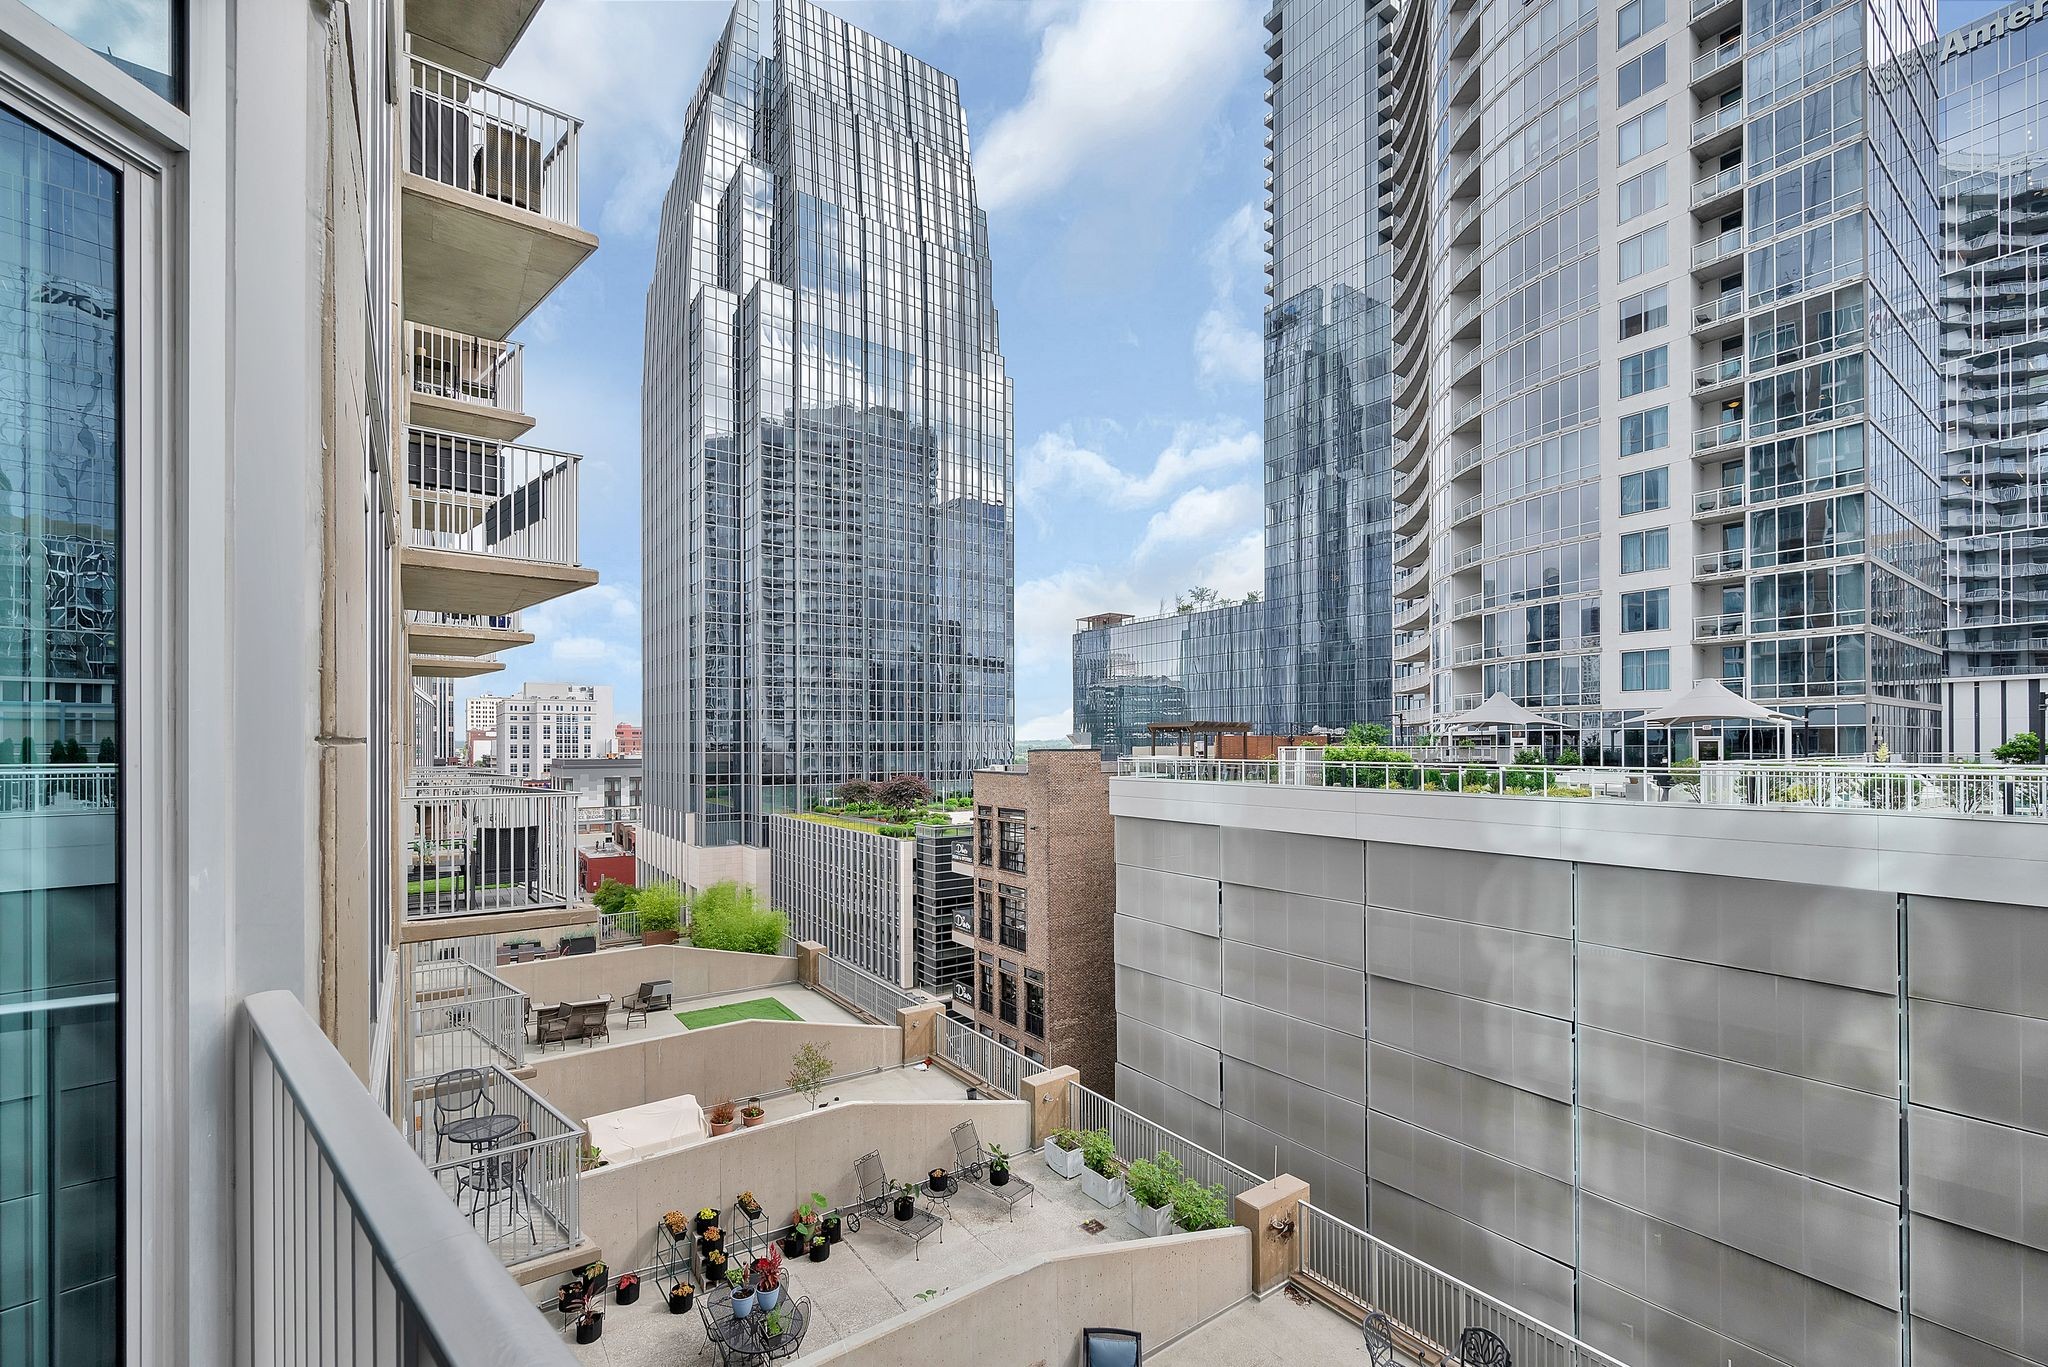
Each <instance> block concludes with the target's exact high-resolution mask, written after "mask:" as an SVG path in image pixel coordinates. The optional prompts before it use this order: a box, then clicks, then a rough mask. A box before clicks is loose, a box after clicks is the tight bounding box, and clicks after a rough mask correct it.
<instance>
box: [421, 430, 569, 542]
mask: <svg viewBox="0 0 2048 1367" xmlns="http://www.w3.org/2000/svg"><path fill="white" fill-rule="evenodd" d="M581 461H582V457H580V456H574V455H570V454H568V453H566V452H562V451H542V450H538V449H536V448H534V447H528V446H514V445H511V444H509V443H506V442H500V441H490V440H487V439H486V438H483V437H471V436H464V435H462V434H461V433H457V432H438V431H435V430H433V429H431V428H424V427H414V428H412V429H410V431H409V432H408V435H407V443H406V472H405V474H406V486H407V491H408V497H409V502H410V504H411V516H410V518H409V519H408V520H407V524H406V525H407V531H406V536H407V541H408V543H409V544H410V545H413V546H417V547H419V548H420V549H422V550H430V551H460V552H462V553H464V554H467V555H489V556H500V557H504V558H506V559H511V560H537V561H541V562H543V563H546V564H550V565H574V564H576V563H577V559H576V518H577V513H576V491H577V468H578V466H579V464H580V463H581Z"/></svg>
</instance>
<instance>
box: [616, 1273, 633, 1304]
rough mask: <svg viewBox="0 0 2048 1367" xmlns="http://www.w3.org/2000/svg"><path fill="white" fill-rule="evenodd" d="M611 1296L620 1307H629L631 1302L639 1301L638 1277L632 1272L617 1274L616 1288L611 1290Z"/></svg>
mask: <svg viewBox="0 0 2048 1367" xmlns="http://www.w3.org/2000/svg"><path fill="white" fill-rule="evenodd" d="M612 1294H613V1295H615V1296H617V1297H618V1301H619V1304H620V1305H631V1304H632V1303H633V1302H635V1301H637V1300H639V1299H640V1278H639V1276H638V1275H637V1274H635V1273H632V1272H621V1273H620V1274H619V1284H618V1286H617V1287H615V1288H614V1289H613V1292H612Z"/></svg>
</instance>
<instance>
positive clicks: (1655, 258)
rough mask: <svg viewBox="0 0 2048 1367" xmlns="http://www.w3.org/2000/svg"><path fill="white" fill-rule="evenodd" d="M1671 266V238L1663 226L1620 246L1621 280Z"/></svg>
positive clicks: (1632, 238)
mask: <svg viewBox="0 0 2048 1367" xmlns="http://www.w3.org/2000/svg"><path fill="white" fill-rule="evenodd" d="M1670 264H1671V237H1670V234H1669V233H1668V232H1666V230H1665V228H1664V226H1663V225H1661V224H1660V225H1659V226H1657V227H1655V228H1652V229H1650V230H1649V231H1648V232H1646V233H1637V234H1636V235H1635V236H1634V237H1631V238H1629V239H1628V240H1627V241H1626V242H1623V243H1622V244H1621V278H1622V279H1624V280H1633V279H1635V278H1636V277H1637V276H1639V275H1642V274H1644V273H1645V272H1647V271H1654V270H1657V269H1659V268H1660V267H1664V266H1668V265H1670Z"/></svg>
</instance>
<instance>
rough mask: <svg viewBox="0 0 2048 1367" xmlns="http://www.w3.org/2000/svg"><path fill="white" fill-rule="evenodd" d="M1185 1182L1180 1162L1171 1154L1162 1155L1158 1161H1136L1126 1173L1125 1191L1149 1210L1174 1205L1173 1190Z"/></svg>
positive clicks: (1149, 1159) (1145, 1159)
mask: <svg viewBox="0 0 2048 1367" xmlns="http://www.w3.org/2000/svg"><path fill="white" fill-rule="evenodd" d="M1183 1180H1184V1178H1183V1176H1182V1174H1181V1167H1180V1160H1179V1159H1178V1158H1175V1157H1174V1156H1173V1155H1172V1154H1170V1153H1162V1154H1160V1155H1159V1156H1158V1158H1156V1159H1151V1158H1139V1159H1136V1160H1134V1161H1133V1162H1132V1163H1131V1165H1130V1167H1129V1168H1127V1169H1125V1171H1124V1185H1125V1189H1126V1190H1127V1191H1129V1192H1130V1193H1131V1199H1132V1200H1134V1201H1136V1202H1137V1203H1138V1204H1139V1205H1141V1206H1143V1207H1145V1208H1146V1209H1147V1210H1157V1209H1159V1208H1160V1207H1161V1206H1164V1205H1170V1204H1172V1202H1173V1189H1174V1188H1175V1187H1177V1186H1179V1185H1180V1184H1181V1182H1182V1181H1183Z"/></svg>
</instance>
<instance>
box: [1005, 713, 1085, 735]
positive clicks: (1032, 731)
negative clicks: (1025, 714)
mask: <svg viewBox="0 0 2048 1367" xmlns="http://www.w3.org/2000/svg"><path fill="white" fill-rule="evenodd" d="M1073 731H1074V709H1073V708H1071V707H1066V708H1062V709H1060V710H1059V711H1057V712H1053V713H1050V714H1049V715H1047V716H1043V717H1033V718H1032V719H1031V720H1030V721H1027V722H1024V723H1023V724H1021V725H1020V726H1018V728H1017V739H1018V740H1020V741H1023V740H1065V739H1066V738H1067V737H1068V736H1070V735H1072V734H1073Z"/></svg>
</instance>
